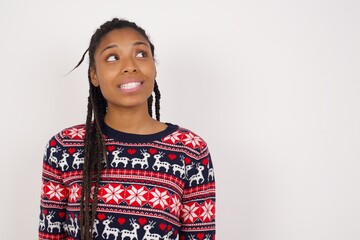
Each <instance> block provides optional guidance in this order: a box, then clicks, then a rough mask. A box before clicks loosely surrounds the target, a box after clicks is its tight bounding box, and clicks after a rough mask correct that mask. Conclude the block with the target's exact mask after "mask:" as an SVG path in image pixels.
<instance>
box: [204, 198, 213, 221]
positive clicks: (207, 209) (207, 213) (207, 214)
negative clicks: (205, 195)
mask: <svg viewBox="0 0 360 240" xmlns="http://www.w3.org/2000/svg"><path fill="white" fill-rule="evenodd" d="M201 208H202V210H203V212H202V213H201V215H200V217H201V219H202V221H204V222H205V221H206V220H207V219H208V220H209V221H211V220H212V219H213V217H214V215H215V205H214V203H213V202H212V201H210V200H208V201H205V202H204V203H203V205H202V207H201Z"/></svg>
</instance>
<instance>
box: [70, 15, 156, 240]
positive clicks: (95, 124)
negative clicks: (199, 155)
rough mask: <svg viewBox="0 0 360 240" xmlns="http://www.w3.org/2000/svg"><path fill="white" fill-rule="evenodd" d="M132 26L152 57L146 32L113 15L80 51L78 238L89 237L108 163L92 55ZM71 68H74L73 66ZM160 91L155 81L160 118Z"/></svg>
mask: <svg viewBox="0 0 360 240" xmlns="http://www.w3.org/2000/svg"><path fill="white" fill-rule="evenodd" d="M120 28H132V29H134V30H136V31H137V32H139V33H140V34H141V35H142V36H143V37H145V39H146V40H147V41H148V42H149V44H150V49H151V53H152V56H154V50H155V47H154V45H153V44H152V43H151V42H150V40H149V37H148V36H147V34H146V32H145V31H144V30H143V29H142V28H140V27H139V26H137V25H136V24H135V23H133V22H129V21H127V20H123V19H118V18H114V19H112V20H111V21H108V22H105V23H104V24H103V25H101V26H100V28H98V29H97V30H96V31H95V33H94V34H93V36H92V37H91V40H90V45H89V48H88V49H87V50H86V51H85V53H84V54H83V56H82V58H81V60H80V62H79V63H78V64H77V66H76V67H75V68H77V67H78V66H79V65H80V64H81V63H82V62H83V60H84V57H85V55H86V53H87V52H89V68H88V80H89V86H90V90H89V97H88V107H87V108H88V109H87V118H86V135H85V141H84V148H85V160H84V170H83V187H82V192H81V205H80V226H81V239H83V240H90V239H92V235H91V232H92V227H93V223H94V220H95V215H96V208H97V204H98V199H97V196H98V190H99V182H100V174H101V171H102V169H103V167H104V163H105V165H106V166H108V164H106V163H107V154H106V148H105V141H104V137H103V134H102V131H101V124H102V121H103V119H104V116H105V114H106V108H107V102H106V99H105V98H104V96H103V95H102V93H101V90H100V87H95V86H94V85H93V84H92V83H91V76H90V71H91V69H95V59H94V54H95V51H96V49H97V47H98V46H99V44H100V41H101V40H102V38H103V37H104V36H105V35H106V34H107V33H109V32H111V31H112V30H114V29H120ZM75 68H74V69H75ZM160 96H161V95H160V91H159V88H158V85H157V83H156V81H155V84H154V97H155V116H156V119H157V120H160ZM154 97H153V96H152V95H151V96H150V97H149V98H148V101H147V102H148V111H149V115H150V116H152V112H153V111H152V108H153V99H154Z"/></svg>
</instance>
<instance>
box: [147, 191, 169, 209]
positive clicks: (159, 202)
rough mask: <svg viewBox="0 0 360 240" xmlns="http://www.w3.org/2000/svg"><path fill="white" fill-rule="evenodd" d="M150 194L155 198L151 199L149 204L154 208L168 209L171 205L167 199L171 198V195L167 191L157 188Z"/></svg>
mask: <svg viewBox="0 0 360 240" xmlns="http://www.w3.org/2000/svg"><path fill="white" fill-rule="evenodd" d="M150 193H151V195H152V196H153V198H152V199H150V201H149V202H150V204H151V205H152V207H153V208H158V209H165V208H167V207H168V205H169V203H168V200H167V199H169V198H170V195H169V193H168V191H167V190H162V189H160V188H155V189H154V190H153V191H151V192H150Z"/></svg>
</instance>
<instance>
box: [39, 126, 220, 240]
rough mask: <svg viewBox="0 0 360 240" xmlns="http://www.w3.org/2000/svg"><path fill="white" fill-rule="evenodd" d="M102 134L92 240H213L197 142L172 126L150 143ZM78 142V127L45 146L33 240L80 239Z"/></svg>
mask: <svg viewBox="0 0 360 240" xmlns="http://www.w3.org/2000/svg"><path fill="white" fill-rule="evenodd" d="M103 133H104V137H105V145H106V149H107V156H108V159H107V162H106V163H105V162H104V165H105V164H106V165H107V167H104V170H103V171H102V173H101V181H100V186H99V192H98V199H99V200H98V207H97V212H96V219H95V222H94V225H93V230H92V236H93V239H111V240H113V239H115V240H119V239H121V240H135V239H136V240H141V239H142V240H160V239H162V240H170V239H171V240H174V239H180V240H214V239H215V181H214V172H213V165H212V161H211V156H210V153H209V151H208V148H207V145H206V143H205V142H204V140H203V139H202V138H201V137H199V136H198V135H196V134H195V133H193V132H191V131H189V130H187V129H184V128H181V127H178V126H176V125H172V124H168V127H167V129H166V130H164V131H162V132H160V133H156V134H150V135H137V134H127V133H122V132H119V131H116V130H114V129H112V128H110V127H109V126H107V125H105V124H104V125H103ZM84 137H85V125H78V126H74V127H70V128H67V129H64V130H63V131H61V132H60V133H58V134H56V135H55V136H54V137H52V138H51V139H50V141H49V143H48V145H47V146H46V151H45V154H44V158H43V175H42V191H41V207H40V223H39V239H50V240H51V239H53V240H57V239H80V220H79V215H80V212H79V211H80V198H81V189H82V167H83V164H84Z"/></svg>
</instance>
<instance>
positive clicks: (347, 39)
mask: <svg viewBox="0 0 360 240" xmlns="http://www.w3.org/2000/svg"><path fill="white" fill-rule="evenodd" d="M0 9H1V10H0V31H1V37H0V43H1V44H0V68H1V72H0V74H1V77H0V81H1V89H2V91H1V94H0V104H1V106H0V107H1V112H2V114H1V116H2V117H1V124H0V131H1V156H2V157H1V174H0V183H1V191H2V193H1V198H0V204H1V206H2V217H1V220H0V221H1V222H0V229H1V230H0V232H1V239H7V240H12V239H14V240H15V239H16V240H18V239H36V236H37V224H38V218H37V217H38V211H39V201H40V197H39V195H40V177H41V158H42V154H43V150H44V147H45V144H46V141H47V140H48V139H49V138H50V137H51V136H52V135H53V134H55V133H57V132H58V131H60V130H61V129H62V128H64V127H68V126H71V125H75V124H78V123H82V122H84V120H85V113H86V112H85V110H86V98H87V92H88V86H87V76H86V64H84V65H83V66H81V67H80V68H79V69H77V70H75V71H74V72H73V73H72V74H70V75H69V76H67V77H64V74H65V73H67V72H68V71H69V70H70V69H71V68H72V67H74V65H75V64H76V63H77V62H78V60H79V59H80V57H81V55H82V53H83V51H84V50H85V49H86V48H87V44H88V42H89V40H90V36H91V35H92V33H93V32H94V30H95V29H96V28H97V27H98V26H99V25H100V24H101V23H103V22H104V21H106V20H108V19H110V18H112V17H115V16H117V17H124V18H127V19H129V20H133V21H135V22H137V23H138V24H139V25H141V26H142V27H144V28H145V29H146V30H147V31H148V33H149V35H150V37H151V39H152V40H153V42H154V43H155V46H156V50H157V51H156V52H157V59H158V82H159V85H160V87H161V90H162V94H163V102H162V119H163V121H168V122H174V123H178V124H180V125H182V126H184V127H187V128H190V129H192V130H194V131H195V132H197V133H198V134H200V135H201V136H202V137H204V138H205V140H206V141H207V142H208V144H209V146H210V149H211V152H212V156H213V160H214V164H215V168H216V169H215V171H216V177H217V197H218V198H217V200H218V201H217V230H218V231H217V233H218V237H217V239H219V240H225V239H228V240H230V239H246V240H264V239H267V240H273V239H274V240H288V239H291V240H300V239H306V240H319V239H326V240H339V239H346V240H355V239H360V227H359V226H360V204H359V202H360V188H359V182H360V174H359V170H360V161H359V160H360V147H359V146H360V97H359V92H360V83H359V79H360V67H359V64H360V44H359V43H360V14H359V12H360V2H359V1H355V0H337V1H336V0H326V1H325V0H322V1H321V0H315V1H314V0H301V1H300V0H299V1H294V0H290V1H289V0H287V1H286V0H271V1H267V0H255V1H254V0H253V1H241V0H234V1H231V0H222V1H205V0H201V1H199V0H198V1H190V0H182V1H177V2H175V1H165V0H162V1H160V0H152V1H148V0H143V1H114V0H113V1H110V0H108V1H69V0H65V1H49V0H46V1H45V0H44V1H40V0H36V1H35V0H33V1H19V0H15V1H5V0H1V1H0ZM20 227H21V229H22V230H20V229H19V228H20Z"/></svg>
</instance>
